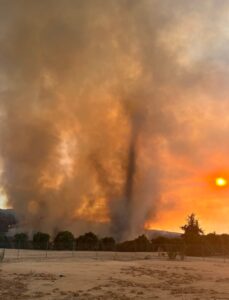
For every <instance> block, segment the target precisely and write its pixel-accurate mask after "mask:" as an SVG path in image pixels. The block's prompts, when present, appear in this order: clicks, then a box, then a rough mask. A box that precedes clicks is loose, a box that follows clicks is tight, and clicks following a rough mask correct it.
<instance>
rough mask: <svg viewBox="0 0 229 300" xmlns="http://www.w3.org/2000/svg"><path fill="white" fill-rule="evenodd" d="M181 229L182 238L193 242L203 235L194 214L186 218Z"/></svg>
mask: <svg viewBox="0 0 229 300" xmlns="http://www.w3.org/2000/svg"><path fill="white" fill-rule="evenodd" d="M181 229H182V230H183V231H184V234H183V237H184V238H185V239H187V240H193V239H195V238H197V237H199V236H200V235H201V234H203V233H204V232H203V230H202V229H201V228H200V226H199V221H198V220H197V219H196V216H195V214H191V215H190V216H188V218H187V224H185V225H183V226H182V227H181Z"/></svg>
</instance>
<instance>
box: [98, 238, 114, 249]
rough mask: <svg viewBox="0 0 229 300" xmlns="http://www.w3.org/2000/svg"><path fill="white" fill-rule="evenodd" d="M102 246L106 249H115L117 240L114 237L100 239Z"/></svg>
mask: <svg viewBox="0 0 229 300" xmlns="http://www.w3.org/2000/svg"><path fill="white" fill-rule="evenodd" d="M100 248H101V250H104V251H114V250H115V240H114V239H113V238H112V237H105V238H103V239H101V240H100Z"/></svg>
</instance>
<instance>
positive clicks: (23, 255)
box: [0, 250, 229, 300]
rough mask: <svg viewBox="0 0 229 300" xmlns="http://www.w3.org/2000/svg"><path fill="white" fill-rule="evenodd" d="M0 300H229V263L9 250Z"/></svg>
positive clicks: (1, 271)
mask: <svg viewBox="0 0 229 300" xmlns="http://www.w3.org/2000/svg"><path fill="white" fill-rule="evenodd" d="M46 255H47V257H46ZM0 299H2V300H9V299H15V300H16V299H20V300H24V299H45V300H46V299H47V300H49V299H55V300H71V299H81V300H86V299H89V300H90V299H97V300H98V299H101V300H102V299H107V300H110V299H111V300H112V299H123V300H124V299H166V300H170V299H171V300H172V299H185V300H187V299H196V300H197V299H229V260H228V261H224V260H223V259H217V258H215V259H212V260H205V261H204V260H203V259H198V258H196V259H194V258H186V260H185V261H168V260H167V259H166V258H164V257H163V258H158V257H156V256H155V255H153V254H151V253H149V254H146V253H137V254H134V253H117V254H116V253H109V252H106V253H104V252H98V253H94V252H74V253H71V252H54V251H53V252H48V253H47V254H46V253H45V252H42V251H21V252H20V253H17V251H15V250H7V251H6V256H5V260H4V262H3V263H2V264H1V265H0Z"/></svg>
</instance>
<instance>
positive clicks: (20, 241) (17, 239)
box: [14, 233, 29, 249]
mask: <svg viewBox="0 0 229 300" xmlns="http://www.w3.org/2000/svg"><path fill="white" fill-rule="evenodd" d="M28 241H29V238H28V235H27V234H26V233H16V234H15V236H14V243H15V246H16V248H18V249H26V248H28Z"/></svg>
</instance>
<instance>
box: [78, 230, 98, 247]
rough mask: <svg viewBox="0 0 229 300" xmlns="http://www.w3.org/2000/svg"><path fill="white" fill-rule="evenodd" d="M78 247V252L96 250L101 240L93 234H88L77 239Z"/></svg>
mask: <svg viewBox="0 0 229 300" xmlns="http://www.w3.org/2000/svg"><path fill="white" fill-rule="evenodd" d="M76 246H77V249H78V250H96V249H98V246H99V240H98V237H97V236H96V235H95V234H94V233H93V232H87V233H85V234H84V235H81V236H79V237H78V238H77V239H76Z"/></svg>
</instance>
